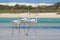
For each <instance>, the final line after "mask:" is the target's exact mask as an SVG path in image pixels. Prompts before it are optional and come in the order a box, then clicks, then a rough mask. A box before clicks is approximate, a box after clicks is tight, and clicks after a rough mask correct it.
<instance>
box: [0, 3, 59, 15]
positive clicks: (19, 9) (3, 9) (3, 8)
mask: <svg viewBox="0 0 60 40" xmlns="http://www.w3.org/2000/svg"><path fill="white" fill-rule="evenodd" d="M24 12H32V13H40V12H60V2H57V3H55V4H54V5H52V6H38V7H32V6H25V5H18V4H16V5H15V6H8V5H0V13H24ZM58 14H59V13H58Z"/></svg>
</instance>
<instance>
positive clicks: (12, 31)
mask: <svg viewBox="0 0 60 40" xmlns="http://www.w3.org/2000/svg"><path fill="white" fill-rule="evenodd" d="M13 31H14V26H13V27H12V37H13Z"/></svg>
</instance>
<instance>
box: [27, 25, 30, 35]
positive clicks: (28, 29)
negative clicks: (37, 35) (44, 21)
mask: <svg viewBox="0 0 60 40" xmlns="http://www.w3.org/2000/svg"><path fill="white" fill-rule="evenodd" d="M30 27H31V24H30V26H29V28H28V30H27V32H26V36H28V33H29V31H30Z"/></svg>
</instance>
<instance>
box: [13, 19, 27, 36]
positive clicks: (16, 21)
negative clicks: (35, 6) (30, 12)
mask: <svg viewBox="0 0 60 40" xmlns="http://www.w3.org/2000/svg"><path fill="white" fill-rule="evenodd" d="M27 21H28V19H27V18H22V19H21V20H20V19H18V20H13V21H12V24H14V25H20V23H24V26H25V23H26V22H27ZM19 28H20V26H19ZM13 31H14V26H13V28H12V35H13ZM19 33H20V29H19ZM24 33H25V32H24Z"/></svg>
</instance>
